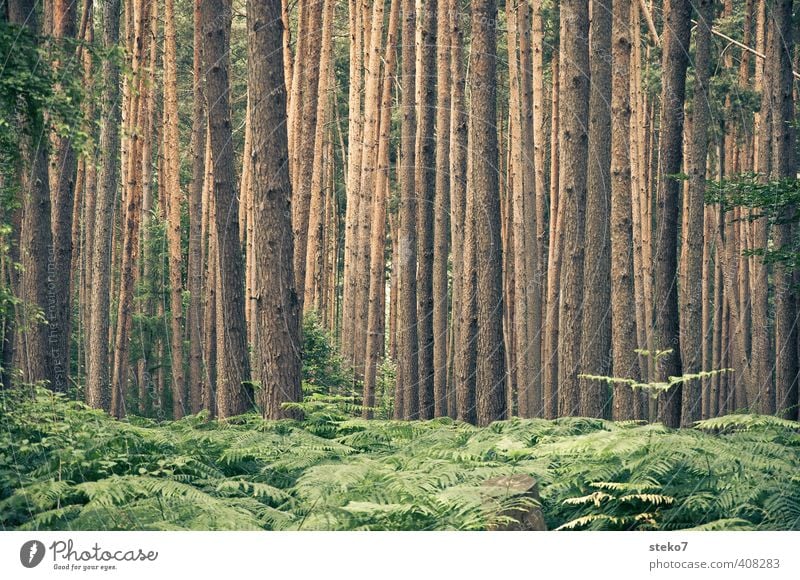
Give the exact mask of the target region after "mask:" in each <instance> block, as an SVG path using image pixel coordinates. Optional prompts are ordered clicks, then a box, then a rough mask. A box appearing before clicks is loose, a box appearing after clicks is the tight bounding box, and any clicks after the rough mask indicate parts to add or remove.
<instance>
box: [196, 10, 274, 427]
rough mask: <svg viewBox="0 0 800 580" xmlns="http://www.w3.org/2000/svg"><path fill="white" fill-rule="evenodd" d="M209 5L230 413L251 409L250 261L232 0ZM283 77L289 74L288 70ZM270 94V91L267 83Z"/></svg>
mask: <svg viewBox="0 0 800 580" xmlns="http://www.w3.org/2000/svg"><path fill="white" fill-rule="evenodd" d="M276 4H277V2H276ZM204 8H205V10H204V11H203V34H204V35H205V44H204V46H203V49H204V57H205V61H204V62H205V67H204V68H205V71H206V95H207V101H208V103H209V110H208V125H209V131H210V134H211V156H212V159H213V160H214V161H213V163H214V182H213V186H214V204H215V209H216V227H217V240H216V241H217V256H218V264H219V281H218V282H219V283H218V284H217V292H218V294H217V300H218V301H219V304H220V305H221V307H219V308H217V325H216V326H217V328H216V332H217V413H218V414H219V416H220V417H222V418H224V417H230V416H231V415H237V414H239V413H243V412H244V411H245V410H247V408H248V406H249V405H250V400H249V399H250V397H251V394H252V393H251V392H250V388H249V387H248V386H247V384H246V383H247V382H249V380H250V363H249V360H248V353H247V328H246V323H245V317H244V265H243V263H242V248H241V244H240V243H239V220H238V216H239V201H238V199H237V195H236V191H235V185H236V176H235V171H234V151H233V143H232V134H231V112H230V106H229V93H230V86H229V83H228V62H229V57H230V26H231V4H230V0H210V1H209V2H207V3H206V4H205V5H204ZM275 18H276V19H277V20H275V22H274V24H273V23H271V24H272V25H273V26H274V27H275V28H276V31H275V43H276V45H278V48H276V50H278V51H281V47H280V44H281V32H280V30H281V24H280V4H278V5H277V7H276V13H275ZM280 54H282V52H280ZM280 77H281V79H282V78H283V71H282V70H281V75H280ZM250 78H251V79H252V78H253V77H250ZM257 86H263V85H257ZM282 86H283V85H282V84H281V87H282ZM264 94H265V95H269V94H270V92H269V91H268V90H266V87H265V92H264ZM254 150H255V145H254ZM261 151H263V150H261ZM254 164H255V162H254ZM264 388H266V387H264Z"/></svg>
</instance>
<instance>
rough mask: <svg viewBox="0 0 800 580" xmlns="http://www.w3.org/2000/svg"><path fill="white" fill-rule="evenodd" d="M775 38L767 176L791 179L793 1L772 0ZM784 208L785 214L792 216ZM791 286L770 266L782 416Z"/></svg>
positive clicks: (793, 368) (780, 268)
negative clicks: (773, 0) (769, 160)
mask: <svg viewBox="0 0 800 580" xmlns="http://www.w3.org/2000/svg"><path fill="white" fill-rule="evenodd" d="M772 19H773V25H774V27H775V29H774V32H773V35H774V37H775V38H776V40H777V39H780V42H777V41H776V42H775V43H774V48H775V53H774V55H773V57H772V58H771V65H772V66H773V67H774V76H773V85H772V99H771V108H772V114H773V116H774V117H773V121H772V127H773V129H772V131H773V135H772V159H773V161H772V176H773V179H775V180H778V179H786V178H795V177H796V175H797V167H796V161H795V140H796V138H795V129H794V127H793V123H794V121H795V110H794V78H793V76H792V56H793V52H794V41H793V37H792V34H793V32H794V31H793V23H792V0H776V1H775V4H774V6H773V10H772ZM794 209H795V208H790V209H788V210H786V212H785V213H786V217H787V218H790V217H791V216H792V215H794ZM792 240H793V236H792V224H791V222H790V221H789V220H788V219H787V220H786V221H784V222H783V223H778V224H777V225H776V226H775V236H774V245H775V250H776V251H779V252H780V251H781V250H783V249H784V248H787V249H788V248H789V247H791V245H792ZM795 297H796V289H794V288H793V280H792V271H791V268H789V266H788V265H787V264H785V263H781V262H778V263H777V264H776V265H775V404H774V405H772V403H771V402H770V405H771V406H772V408H773V409H777V410H778V411H779V412H780V413H781V415H783V416H786V417H787V418H791V419H796V418H797V417H798V384H797V383H798V361H797V323H798V318H797V308H796V304H795Z"/></svg>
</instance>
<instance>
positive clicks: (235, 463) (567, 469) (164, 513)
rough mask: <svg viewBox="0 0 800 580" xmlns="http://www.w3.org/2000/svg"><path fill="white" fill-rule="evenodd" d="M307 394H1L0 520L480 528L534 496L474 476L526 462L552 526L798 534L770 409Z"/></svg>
mask: <svg viewBox="0 0 800 580" xmlns="http://www.w3.org/2000/svg"><path fill="white" fill-rule="evenodd" d="M301 405H302V406H303V410H304V411H305V415H306V418H307V419H306V421H305V422H297V421H291V420H285V421H277V422H275V421H272V422H269V421H264V420H262V419H261V418H260V417H258V416H256V415H243V416H240V417H236V418H234V419H232V420H228V421H225V422H218V421H209V420H207V417H204V416H202V415H201V416H192V417H187V418H185V419H182V420H180V421H176V422H167V423H161V424H158V423H156V422H154V421H152V420H148V419H141V418H136V417H131V418H129V419H128V420H125V421H117V420H114V419H111V418H109V417H108V416H107V415H106V414H104V413H103V412H100V411H96V410H91V409H88V408H87V407H85V406H84V405H83V404H81V403H77V402H72V401H68V400H67V399H66V398H65V397H63V396H60V395H56V394H53V393H50V392H49V391H45V390H43V389H40V390H38V391H36V393H35V396H31V393H30V391H0V529H5V530H10V529H24V530H36V529H46V530H87V529H88V530H94V529H104V530H105V529H108V530H154V529H157V530H182V529H203V530H232V529H235V530H249V529H268V530H320V529H324V530H407V529H414V530H481V529H486V528H491V527H494V526H497V525H501V524H503V523H504V522H507V520H508V518H509V516H508V515H502V514H509V513H514V511H513V510H515V509H516V510H523V509H528V508H530V499H529V498H520V497H513V496H512V497H503V498H498V497H493V496H492V495H491V494H488V493H487V491H486V487H485V486H482V483H483V482H484V481H485V480H486V479H489V478H492V477H495V476H500V475H507V474H516V473H523V474H529V475H531V476H532V477H533V478H535V479H536V480H537V481H538V483H539V487H540V492H541V509H542V510H543V513H544V515H545V519H546V521H547V525H548V528H549V529H596V530H632V529H643V530H674V529H708V530H716V529H719V530H722V529H726V530H730V529H769V530H792V529H793V530H796V529H800V433H799V432H798V427H799V426H798V424H797V423H793V422H790V421H784V420H781V419H777V418H775V417H769V416H756V415H730V416H726V417H721V418H718V419H713V420H709V421H704V422H701V423H699V424H698V425H697V427H696V428H694V429H681V430H669V429H666V428H665V427H663V426H661V425H658V424H656V425H640V424H635V423H613V422H609V421H603V420H599V419H585V418H564V419H558V420H555V421H545V420H538V419H531V420H520V419H513V420H510V421H503V422H498V423H494V424H492V425H491V426H489V427H486V428H483V429H480V428H476V427H473V426H470V425H467V424H463V423H460V422H456V421H453V420H451V419H436V420H433V421H425V422H422V421H415V422H400V421H382V420H381V421H379V420H372V421H365V420H362V419H359V418H355V417H354V416H353V414H355V413H358V412H360V408H358V407H357V406H355V405H353V404H352V403H351V402H350V400H349V399H346V398H345V397H343V398H342V400H336V399H334V400H327V399H325V398H324V397H321V396H316V397H313V398H312V399H311V400H309V401H306V402H305V403H302V404H301ZM526 502H527V503H526Z"/></svg>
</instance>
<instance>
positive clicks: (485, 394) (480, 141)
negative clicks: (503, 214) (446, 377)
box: [469, 0, 506, 425]
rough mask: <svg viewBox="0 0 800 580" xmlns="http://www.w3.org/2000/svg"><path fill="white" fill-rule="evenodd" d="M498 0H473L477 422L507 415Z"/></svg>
mask: <svg viewBox="0 0 800 580" xmlns="http://www.w3.org/2000/svg"><path fill="white" fill-rule="evenodd" d="M496 21H497V4H496V2H495V0H475V1H474V2H473V3H472V46H471V52H470V63H471V67H472V74H473V75H474V76H473V83H472V91H471V94H470V119H471V123H470V131H469V151H470V154H471V155H472V166H471V174H470V177H471V178H472V180H471V181H472V186H471V190H470V192H469V195H470V196H472V197H473V199H474V204H473V207H474V219H475V263H476V289H477V296H478V297H479V299H478V304H477V314H478V316H477V323H478V324H477V368H476V382H475V392H476V402H477V420H478V425H488V424H489V423H491V422H492V421H497V420H500V419H505V418H506V399H505V396H504V385H505V379H506V369H505V344H504V341H503V291H502V271H501V264H502V251H501V240H500V203H499V201H500V200H499V199H498V196H497V191H498V177H497V161H498V151H497V132H496V130H495V126H494V124H495V121H496V118H497V79H496V68H497V62H496V61H497V56H496V54H497V53H496V50H497V38H496V28H495V22H496Z"/></svg>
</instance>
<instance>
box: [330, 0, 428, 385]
mask: <svg viewBox="0 0 800 580" xmlns="http://www.w3.org/2000/svg"><path fill="white" fill-rule="evenodd" d="M349 6H350V12H349V16H350V28H349V30H350V85H349V90H350V93H349V102H348V107H347V110H348V117H349V126H348V131H347V141H348V146H347V205H346V208H345V231H344V271H343V278H344V279H343V287H342V330H341V339H340V344H341V349H342V358H343V359H344V360H345V362H347V363H348V364H350V365H352V361H353V355H354V333H355V326H354V325H355V300H356V283H357V280H356V265H357V262H358V216H359V213H358V212H359V200H360V197H361V194H360V187H361V156H362V147H361V142H362V131H363V124H364V117H363V114H362V108H361V107H362V101H361V87H362V84H363V78H364V77H363V63H364V43H363V36H364V35H363V34H362V29H361V21H362V17H361V2H360V1H359V0H350V2H349ZM412 6H413V4H412ZM412 18H413V15H412ZM404 42H405V41H404ZM412 70H413V67H412ZM412 76H413V75H412ZM404 92H405V89H404ZM413 96H414V89H413V87H412V89H411V99H412V102H413ZM401 139H402V138H401ZM412 163H413V162H412ZM412 175H413V174H412ZM415 349H416V346H415ZM415 352H416V350H415ZM414 380H415V381H416V379H414Z"/></svg>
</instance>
